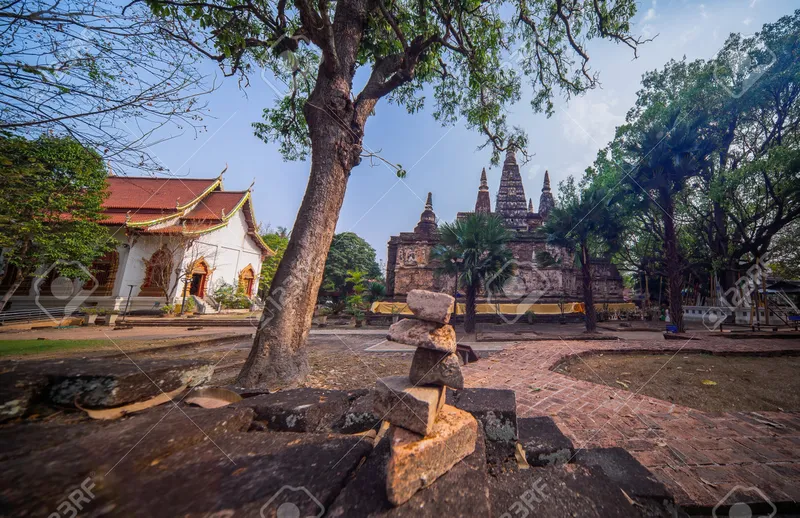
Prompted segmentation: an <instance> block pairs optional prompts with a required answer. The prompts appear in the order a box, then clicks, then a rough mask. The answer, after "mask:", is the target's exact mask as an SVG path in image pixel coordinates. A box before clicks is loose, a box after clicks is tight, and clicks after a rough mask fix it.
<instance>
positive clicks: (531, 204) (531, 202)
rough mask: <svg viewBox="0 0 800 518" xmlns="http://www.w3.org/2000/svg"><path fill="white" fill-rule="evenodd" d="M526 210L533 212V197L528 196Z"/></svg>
mask: <svg viewBox="0 0 800 518" xmlns="http://www.w3.org/2000/svg"><path fill="white" fill-rule="evenodd" d="M528 212H533V198H528Z"/></svg>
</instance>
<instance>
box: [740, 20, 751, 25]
mask: <svg viewBox="0 0 800 518" xmlns="http://www.w3.org/2000/svg"><path fill="white" fill-rule="evenodd" d="M752 21H753V20H752V18H745V19H744V20H742V23H743V24H745V25H750V23H752Z"/></svg>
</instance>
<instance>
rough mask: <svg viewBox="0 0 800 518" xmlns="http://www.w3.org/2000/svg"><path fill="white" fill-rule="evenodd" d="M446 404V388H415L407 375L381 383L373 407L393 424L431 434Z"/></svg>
mask: <svg viewBox="0 0 800 518" xmlns="http://www.w3.org/2000/svg"><path fill="white" fill-rule="evenodd" d="M444 401H445V392H444V387H416V386H414V385H413V384H412V383H411V381H409V379H408V378H406V377H405V376H391V377H388V378H380V379H379V380H378V383H377V388H376V390H375V394H374V407H373V408H374V410H375V413H376V414H378V416H379V417H381V418H382V419H385V420H387V421H389V422H390V423H392V424H393V425H396V426H402V427H403V428H407V429H408V430H411V431H413V432H416V433H419V434H422V435H430V433H431V432H432V431H433V427H434V421H435V420H436V414H437V413H438V412H439V410H441V408H442V406H444Z"/></svg>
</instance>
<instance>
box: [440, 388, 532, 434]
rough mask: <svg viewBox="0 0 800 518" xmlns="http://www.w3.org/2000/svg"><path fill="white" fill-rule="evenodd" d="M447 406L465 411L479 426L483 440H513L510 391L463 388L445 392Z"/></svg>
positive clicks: (514, 409) (514, 412)
mask: <svg viewBox="0 0 800 518" xmlns="http://www.w3.org/2000/svg"><path fill="white" fill-rule="evenodd" d="M447 404H448V405H453V406H454V407H456V408H459V409H461V410H465V411H467V412H469V413H470V414H472V415H473V416H475V418H476V419H477V420H479V421H480V422H481V423H483V430H484V432H485V433H486V439H487V440H489V441H497V442H504V443H508V444H512V445H513V443H515V442H516V440H517V399H516V395H515V394H514V391H513V390H506V389H488V388H466V389H462V390H455V391H452V390H448V391H447Z"/></svg>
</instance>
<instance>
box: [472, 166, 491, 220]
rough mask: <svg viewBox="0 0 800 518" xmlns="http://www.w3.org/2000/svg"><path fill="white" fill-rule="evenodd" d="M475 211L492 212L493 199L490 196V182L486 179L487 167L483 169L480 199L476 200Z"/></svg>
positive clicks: (479, 192)
mask: <svg viewBox="0 0 800 518" xmlns="http://www.w3.org/2000/svg"><path fill="white" fill-rule="evenodd" d="M475 212H476V213H484V214H489V213H490V212H492V200H491V198H490V197H489V184H488V183H487V181H486V168H485V167H484V168H483V171H481V186H480V187H478V199H477V200H475Z"/></svg>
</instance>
